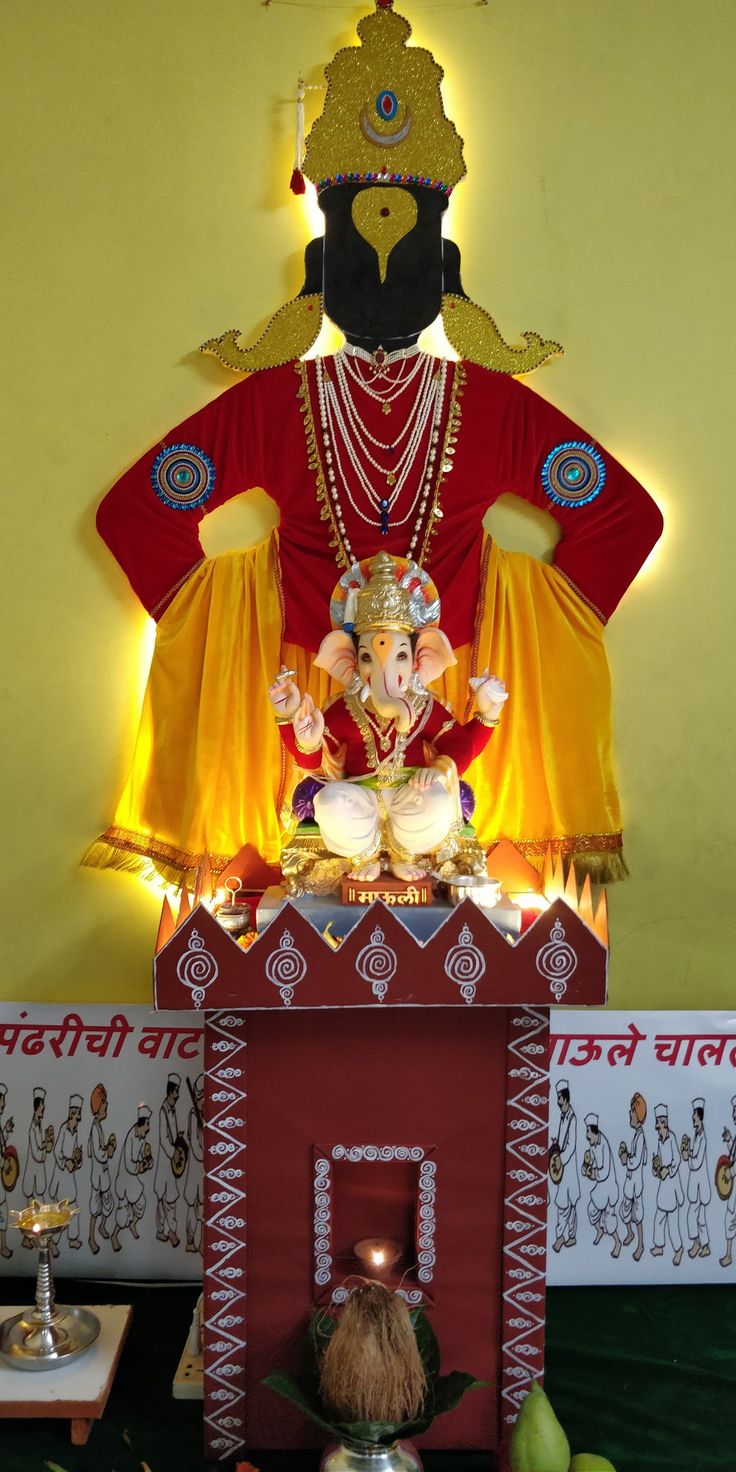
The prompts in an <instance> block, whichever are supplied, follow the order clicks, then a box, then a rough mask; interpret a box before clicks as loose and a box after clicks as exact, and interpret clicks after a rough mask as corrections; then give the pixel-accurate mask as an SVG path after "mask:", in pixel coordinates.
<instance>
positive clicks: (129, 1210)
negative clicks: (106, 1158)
mask: <svg viewBox="0 0 736 1472" xmlns="http://www.w3.org/2000/svg"><path fill="white" fill-rule="evenodd" d="M150 1129H151V1111H150V1109H149V1107H148V1105H147V1104H139V1105H138V1109H137V1112H136V1120H135V1124H133V1125H131V1127H130V1129H129V1130H128V1133H127V1135H126V1136H125V1139H124V1141H123V1148H122V1151H121V1154H120V1163H119V1165H118V1173H117V1175H116V1177H115V1195H116V1196H117V1199H118V1204H117V1210H116V1212H115V1231H114V1233H113V1237H112V1244H113V1247H114V1246H115V1243H116V1242H118V1243H119V1241H120V1237H119V1233H120V1232H124V1231H125V1229H126V1228H129V1229H130V1233H131V1236H133V1237H136V1238H137V1237H138V1223H139V1222H140V1221H141V1220H142V1218H143V1213H144V1211H145V1209H146V1193H145V1191H144V1189H143V1177H144V1175H145V1174H146V1172H147V1171H149V1170H150V1169H151V1166H152V1165H153V1155H152V1154H151V1146H150V1144H149V1142H148V1135H149V1133H150Z"/></svg>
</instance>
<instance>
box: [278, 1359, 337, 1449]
mask: <svg viewBox="0 0 736 1472" xmlns="http://www.w3.org/2000/svg"><path fill="white" fill-rule="evenodd" d="M263 1384H264V1385H267V1386H268V1388H269V1390H273V1391H275V1392H276V1395H282V1396H283V1398H284V1400H288V1401H290V1402H291V1404H292V1405H293V1406H296V1408H297V1410H299V1411H303V1413H304V1415H305V1416H309V1419H310V1421H315V1422H316V1424H317V1425H318V1426H321V1427H322V1430H323V1431H329V1432H330V1434H331V1435H332V1436H338V1437H339V1433H338V1430H337V1427H336V1426H335V1423H334V1421H328V1420H327V1418H326V1415H325V1409H324V1406H323V1405H322V1401H321V1400H320V1396H319V1388H318V1386H317V1382H316V1381H315V1380H307V1379H300V1380H297V1379H296V1378H295V1376H294V1375H288V1374H287V1373H286V1371H285V1370H272V1371H271V1374H270V1375H266V1377H265V1379H264V1380H263Z"/></svg>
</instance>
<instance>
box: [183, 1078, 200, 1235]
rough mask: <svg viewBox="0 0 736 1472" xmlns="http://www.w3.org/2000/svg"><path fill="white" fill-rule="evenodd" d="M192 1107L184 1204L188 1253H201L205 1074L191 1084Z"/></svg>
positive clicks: (188, 1122)
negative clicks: (185, 1204) (185, 1206)
mask: <svg viewBox="0 0 736 1472" xmlns="http://www.w3.org/2000/svg"><path fill="white" fill-rule="evenodd" d="M187 1084H188V1085H189V1093H190V1095H191V1100H192V1107H191V1109H190V1110H189V1119H188V1120H187V1145H188V1146H189V1154H188V1156H187V1172H186V1175H185V1177H184V1200H185V1201H186V1203H187V1252H201V1251H202V1160H203V1158H204V1120H203V1117H202V1105H203V1103H204V1074H203V1073H200V1074H199V1076H198V1077H197V1078H196V1079H195V1080H194V1087H193V1088H192V1085H191V1084H190V1083H189V1079H187Z"/></svg>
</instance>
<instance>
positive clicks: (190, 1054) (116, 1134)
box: [0, 1006, 736, 1286]
mask: <svg viewBox="0 0 736 1472" xmlns="http://www.w3.org/2000/svg"><path fill="white" fill-rule="evenodd" d="M202 1067H203V1064H202V1016H201V1014H200V1015H197V1014H194V1013H181V1012H158V1013H156V1012H153V1011H151V1010H149V1009H148V1008H145V1007H125V1008H119V1009H113V1008H110V1007H101V1006H89V1007H88V1006H84V1007H82V1008H81V1009H80V1010H79V1011H76V1010H75V1011H71V1010H66V1009H64V1008H61V1007H33V1008H28V1009H27V1010H24V1011H19V1010H18V1008H17V1007H10V1006H0V1159H1V1160H2V1181H0V1273H2V1272H5V1273H6V1274H17V1273H18V1272H19V1271H23V1270H27V1271H30V1270H31V1265H32V1260H31V1256H30V1252H28V1253H27V1252H25V1251H24V1250H23V1241H22V1238H21V1234H20V1233H19V1232H17V1231H15V1230H14V1229H11V1228H9V1226H8V1215H9V1211H10V1210H11V1209H13V1208H15V1209H16V1210H18V1209H20V1208H21V1207H23V1206H25V1205H26V1203H27V1201H28V1200H29V1199H30V1198H31V1197H32V1196H36V1197H38V1198H39V1199H40V1198H42V1197H43V1198H45V1199H46V1200H49V1199H51V1198H52V1197H55V1196H56V1197H60V1196H68V1197H69V1198H70V1199H71V1200H72V1201H73V1202H74V1203H75V1204H76V1205H77V1206H78V1207H79V1217H78V1218H77V1225H76V1227H75V1228H73V1229H72V1231H71V1232H70V1233H68V1234H67V1233H63V1234H62V1236H61V1239H60V1244H59V1260H58V1262H57V1264H56V1271H57V1272H62V1273H63V1272H67V1273H74V1274H75V1275H78V1276H80V1277H81V1276H88V1275H89V1276H100V1277H123V1278H124V1277H131V1278H197V1277H199V1276H200V1274H201V1246H202V1165H201V1160H202V1131H201V1120H200V1117H199V1111H198V1106H197V1100H198V1097H199V1092H200V1090H201V1088H202V1078H201V1075H202ZM551 1079H552V1087H551V1100H550V1207H549V1227H548V1246H549V1256H548V1279H549V1282H550V1284H551V1285H552V1286H562V1285H570V1286H572V1285H576V1284H589V1283H590V1284H592V1283H599V1284H616V1283H621V1284H624V1283H626V1284H635V1283H674V1282H677V1283H682V1282H686V1283H688V1282H689V1283H708V1282H731V1281H736V1266H734V1264H733V1262H732V1255H733V1246H734V1237H735V1236H736V1188H734V1186H733V1185H732V1182H731V1179H730V1176H731V1168H732V1167H734V1166H736V1143H734V1141H735V1138H736V1103H735V1102H734V1101H735V1100H736V1017H734V1016H731V1014H729V1013H723V1012H717V1013H713V1012H711V1013H699V1012H637V1013H635V1014H630V1013H627V1012H609V1011H601V1010H599V1009H597V1008H596V1009H590V1010H588V1011H579V1012H572V1011H565V1010H558V1011H554V1012H553V1013H552V1054H551ZM565 1093H567V1094H569V1098H565ZM193 1095H194V1097H192V1096H193ZM141 1106H145V1107H141ZM148 1111H150V1114H149V1113H148ZM701 1115H702V1117H701ZM555 1144H556V1145H557V1147H558V1148H557V1150H556V1151H554V1150H553V1146H554V1145H555ZM308 1205H309V1203H306V1204H305V1209H307V1207H308ZM9 1254H12V1256H11V1255H9Z"/></svg>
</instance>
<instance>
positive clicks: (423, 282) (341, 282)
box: [302, 184, 462, 350]
mask: <svg viewBox="0 0 736 1472" xmlns="http://www.w3.org/2000/svg"><path fill="white" fill-rule="evenodd" d="M371 188H372V189H375V186H372V185H366V184H339V185H335V186H333V187H332V188H330V189H325V190H324V191H323V193H322V194H321V195H320V199H319V204H320V209H321V210H322V211H323V213H324V217H325V235H324V240H312V241H310V244H309V245H308V246H307V250H306V253H305V264H306V281H305V285H304V288H303V292H302V294H303V295H306V294H308V293H312V292H324V307H325V312H326V313H327V316H328V317H329V318H330V319H331V320H332V321H333V322H334V323H336V325H337V326H338V327H339V328H340V329H341V331H342V332H344V333H345V336H346V337H347V338H348V341H350V342H354V343H358V344H360V345H361V346H363V347H367V348H369V349H375V348H377V347H378V346H379V345H380V346H382V347H385V348H386V349H388V350H390V349H391V348H395V347H401V346H404V345H406V344H407V343H410V342H413V341H415V340H416V338H417V337H418V336H419V333H420V332H422V331H423V329H424V328H425V327H428V326H429V325H430V323H431V322H434V320H435V318H436V317H437V316H438V315H439V312H440V307H441V303H442V293H443V291H451V292H456V293H458V294H462V288H461V286H460V252H459V251H458V249H457V246H456V245H454V244H453V243H452V241H449V240H443V239H442V234H441V221H442V215H443V213H444V211H445V209H446V208H447V198H446V196H445V195H442V194H440V193H438V191H436V190H434V189H427V188H422V187H420V186H419V185H402V186H401V192H402V193H405V194H409V195H411V196H412V198H413V199H414V200H415V201H416V207H417V218H416V223H415V225H414V226H413V227H412V228H411V229H410V230H409V231H408V232H407V233H406V234H405V235H404V236H403V237H402V238H401V239H400V240H399V241H398V243H397V244H396V245H395V246H394V247H393V249H392V250H391V252H390V255H389V257H388V263H387V268H386V277H385V280H384V281H381V276H380V268H379V259H378V255H377V253H376V250H375V249H374V247H373V246H372V245H370V244H369V242H368V241H367V240H366V239H365V238H364V237H363V235H361V233H360V231H359V230H358V229H357V227H356V225H355V222H354V220H353V215H352V207H353V200H354V199H355V197H356V195H357V194H359V193H360V192H361V191H363V190H366V189H371ZM384 188H385V195H386V209H387V210H388V209H389V208H390V207H391V205H392V196H393V197H395V194H396V192H397V189H396V187H395V186H391V185H386V186H384Z"/></svg>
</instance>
